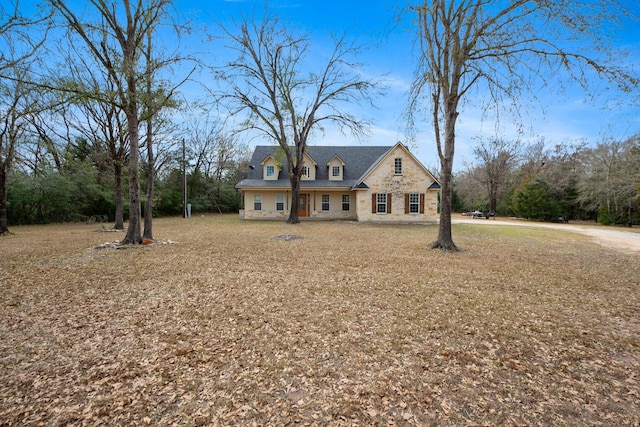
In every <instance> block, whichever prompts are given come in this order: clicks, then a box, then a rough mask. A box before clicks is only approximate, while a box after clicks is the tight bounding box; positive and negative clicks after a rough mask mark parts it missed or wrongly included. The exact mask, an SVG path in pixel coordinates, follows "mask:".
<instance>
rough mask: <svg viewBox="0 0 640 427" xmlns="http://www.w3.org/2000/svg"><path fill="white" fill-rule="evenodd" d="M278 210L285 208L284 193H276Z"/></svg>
mask: <svg viewBox="0 0 640 427" xmlns="http://www.w3.org/2000/svg"><path fill="white" fill-rule="evenodd" d="M276 210H277V211H283V210H284V194H276Z"/></svg>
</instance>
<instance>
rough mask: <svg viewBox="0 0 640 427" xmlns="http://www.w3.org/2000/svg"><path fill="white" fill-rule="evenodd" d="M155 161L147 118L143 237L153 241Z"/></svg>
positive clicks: (151, 129) (149, 123)
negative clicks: (145, 193)
mask: <svg viewBox="0 0 640 427" xmlns="http://www.w3.org/2000/svg"><path fill="white" fill-rule="evenodd" d="M154 181H155V159H154V157H153V127H152V119H151V116H149V117H148V118H147V201H146V202H145V205H144V232H143V233H142V237H143V238H145V239H152V240H153V225H152V224H153V188H154V184H155V183H154Z"/></svg>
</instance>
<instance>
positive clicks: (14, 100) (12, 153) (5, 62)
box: [0, 1, 48, 235]
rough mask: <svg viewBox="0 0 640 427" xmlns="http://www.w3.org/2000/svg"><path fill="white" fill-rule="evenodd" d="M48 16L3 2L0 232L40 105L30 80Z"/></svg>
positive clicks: (0, 36) (0, 26) (5, 230)
mask: <svg viewBox="0 0 640 427" xmlns="http://www.w3.org/2000/svg"><path fill="white" fill-rule="evenodd" d="M47 18H48V17H43V16H33V17H31V18H27V17H25V16H23V14H22V11H21V10H20V7H19V2H17V1H16V2H13V1H9V2H8V3H2V4H0V40H1V44H2V50H1V51H0V235H4V234H7V233H9V229H8V226H7V209H8V206H7V178H8V175H9V172H10V170H11V168H12V166H13V163H14V161H15V157H16V154H17V151H18V144H19V143H20V142H21V141H22V140H23V138H24V134H25V131H26V127H27V121H28V116H29V115H30V114H31V113H32V112H33V110H34V109H36V108H37V102H36V101H35V99H34V97H31V96H29V94H30V91H29V88H28V85H27V83H26V82H27V80H28V79H27V76H28V75H29V73H28V70H29V68H30V67H31V63H32V61H33V59H34V58H35V56H36V54H37V52H38V50H39V49H40V47H41V46H42V45H43V44H44V42H45V39H46V32H47V29H48V25H47V24H46V22H45V21H46V20H47Z"/></svg>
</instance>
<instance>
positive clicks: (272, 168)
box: [267, 165, 276, 177]
mask: <svg viewBox="0 0 640 427" xmlns="http://www.w3.org/2000/svg"><path fill="white" fill-rule="evenodd" d="M275 174H276V167H275V166H273V165H268V166H267V176H269V177H273V176H275Z"/></svg>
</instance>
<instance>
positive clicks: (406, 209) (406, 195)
mask: <svg viewBox="0 0 640 427" xmlns="http://www.w3.org/2000/svg"><path fill="white" fill-rule="evenodd" d="M404 213H405V214H408V213H409V193H404Z"/></svg>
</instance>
